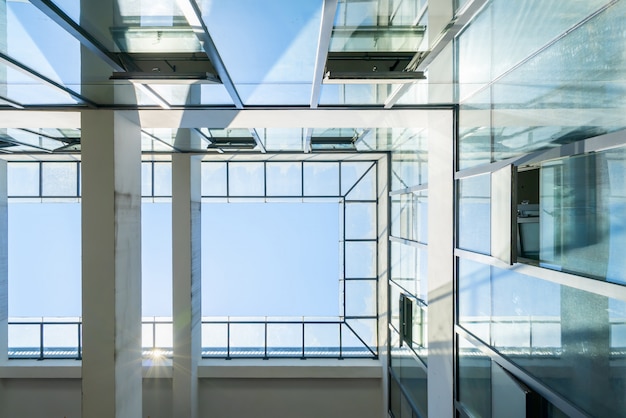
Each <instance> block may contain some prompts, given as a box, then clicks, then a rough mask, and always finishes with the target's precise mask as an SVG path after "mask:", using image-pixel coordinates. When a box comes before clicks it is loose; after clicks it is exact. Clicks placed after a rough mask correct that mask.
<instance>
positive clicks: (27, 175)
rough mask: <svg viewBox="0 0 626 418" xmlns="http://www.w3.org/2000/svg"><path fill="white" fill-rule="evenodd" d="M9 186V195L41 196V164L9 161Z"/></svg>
mask: <svg viewBox="0 0 626 418" xmlns="http://www.w3.org/2000/svg"><path fill="white" fill-rule="evenodd" d="M7 187H8V190H7V193H8V195H9V196H39V164H38V163H8V164H7Z"/></svg>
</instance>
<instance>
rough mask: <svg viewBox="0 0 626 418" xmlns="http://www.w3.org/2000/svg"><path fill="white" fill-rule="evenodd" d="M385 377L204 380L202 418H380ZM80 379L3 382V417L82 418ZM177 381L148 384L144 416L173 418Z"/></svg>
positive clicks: (145, 383) (0, 417) (156, 380)
mask: <svg viewBox="0 0 626 418" xmlns="http://www.w3.org/2000/svg"><path fill="white" fill-rule="evenodd" d="M381 382H382V381H381V379H380V378H361V379H337V378H331V379H325V378H318V379H286V378H282V379H266V378H252V379H233V378H219V379H201V380H200V386H199V391H200V393H199V399H200V405H199V407H200V417H207V418H209V417H211V418H215V417H219V418H244V417H254V418H265V417H267V418H282V417H285V418H287V417H290V418H291V417H298V418H350V417H359V418H370V417H371V418H380V411H381V410H382V407H383V406H382V401H383V398H382V396H381V394H382V392H381V391H382V383H381ZM80 402H81V382H80V379H16V378H11V379H0V418H78V417H80V416H81V403H80ZM171 411H172V380H171V379H170V378H147V379H143V414H142V416H143V417H144V418H145V417H150V418H171V417H172V412H171Z"/></svg>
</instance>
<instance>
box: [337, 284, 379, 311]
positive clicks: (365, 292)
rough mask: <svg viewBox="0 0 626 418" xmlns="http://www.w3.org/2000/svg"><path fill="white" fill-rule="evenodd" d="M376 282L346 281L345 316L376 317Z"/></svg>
mask: <svg viewBox="0 0 626 418" xmlns="http://www.w3.org/2000/svg"><path fill="white" fill-rule="evenodd" d="M376 285H377V283H376V281H375V280H346V281H345V286H346V289H345V292H346V305H345V316H376Z"/></svg>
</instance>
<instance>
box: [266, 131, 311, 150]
mask: <svg viewBox="0 0 626 418" xmlns="http://www.w3.org/2000/svg"><path fill="white" fill-rule="evenodd" d="M257 132H258V133H259V136H260V137H261V141H263V144H264V145H265V149H267V150H268V151H287V150H288V151H302V150H303V147H304V130H303V129H301V128H271V129H267V128H263V129H257Z"/></svg>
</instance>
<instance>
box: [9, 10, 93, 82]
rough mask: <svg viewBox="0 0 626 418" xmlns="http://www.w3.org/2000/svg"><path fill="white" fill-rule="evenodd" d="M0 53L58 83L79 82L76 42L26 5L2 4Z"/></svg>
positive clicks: (38, 12) (44, 16)
mask: <svg viewBox="0 0 626 418" xmlns="http://www.w3.org/2000/svg"><path fill="white" fill-rule="evenodd" d="M0 50H1V51H2V52H3V53H4V54H7V55H8V56H10V57H12V58H13V59H15V60H17V61H20V62H21V63H22V64H24V65H26V66H28V67H30V68H31V69H33V70H35V71H38V72H39V73H41V74H43V75H45V76H46V77H48V78H50V79H52V80H53V81H56V82H58V83H69V82H79V81H80V67H81V66H80V43H79V42H78V41H77V40H76V39H75V38H74V37H72V36H71V35H70V34H68V33H67V32H66V31H65V30H63V29H62V28H61V27H60V26H58V25H57V24H56V23H55V22H53V21H52V20H51V19H50V18H48V17H47V16H46V15H44V14H43V13H42V12H41V11H40V10H39V9H37V8H36V7H35V6H33V5H32V4H30V3H28V2H23V1H7V2H6V43H5V42H1V43H0Z"/></svg>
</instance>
